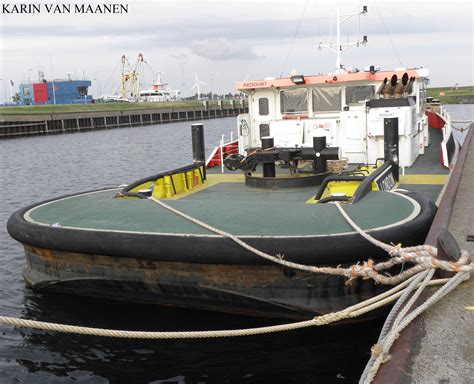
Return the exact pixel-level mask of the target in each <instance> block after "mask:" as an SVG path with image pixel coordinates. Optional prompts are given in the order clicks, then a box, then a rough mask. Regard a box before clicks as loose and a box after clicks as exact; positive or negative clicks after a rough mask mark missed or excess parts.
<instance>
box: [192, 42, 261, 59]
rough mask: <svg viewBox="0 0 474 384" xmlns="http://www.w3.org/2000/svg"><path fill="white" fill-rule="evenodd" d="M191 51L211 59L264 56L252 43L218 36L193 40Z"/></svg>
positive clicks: (258, 57)
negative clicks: (251, 45) (254, 49)
mask: <svg viewBox="0 0 474 384" xmlns="http://www.w3.org/2000/svg"><path fill="white" fill-rule="evenodd" d="M191 51H192V52H193V53H194V54H195V55H198V56H201V57H204V58H206V59H209V60H231V59H241V60H243V59H260V58H263V56H261V55H259V54H257V53H255V52H254V51H253V48H252V47H250V45H248V44H245V43H242V42H237V41H234V40H228V39H225V38H223V37H216V38H211V39H205V40H198V41H193V42H192V44H191Z"/></svg>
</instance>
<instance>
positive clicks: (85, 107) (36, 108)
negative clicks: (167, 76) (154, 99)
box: [0, 100, 230, 115]
mask: <svg viewBox="0 0 474 384" xmlns="http://www.w3.org/2000/svg"><path fill="white" fill-rule="evenodd" d="M202 105H203V102H202V101H198V100H190V101H168V102H162V103H95V104H71V105H28V106H18V107H0V115H41V114H51V113H74V112H103V111H104V112H107V111H122V110H124V111H129V110H143V109H164V108H179V107H201V106H202ZM224 105H230V100H224ZM209 107H217V100H209Z"/></svg>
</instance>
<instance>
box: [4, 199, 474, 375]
mask: <svg viewBox="0 0 474 384" xmlns="http://www.w3.org/2000/svg"><path fill="white" fill-rule="evenodd" d="M149 199H150V200H152V201H153V202H155V203H157V204H159V205H160V206H162V207H163V208H165V209H168V210H170V211H172V212H174V213H176V214H177V215H179V216H181V217H183V218H186V219H188V220H190V221H192V222H194V223H196V224H198V225H200V226H202V227H204V228H206V229H209V230H210V231H212V232H215V233H217V234H220V235H222V236H226V237H229V238H230V239H232V240H233V241H235V242H236V243H237V244H239V245H241V246H242V247H244V248H245V249H248V250H250V251H252V252H254V253H255V254H257V255H259V256H261V257H263V258H265V259H267V260H270V261H273V262H275V263H278V264H280V265H284V266H287V267H290V268H295V269H302V270H306V271H311V272H316V273H328V274H332V275H336V274H337V275H344V276H346V277H349V278H355V277H358V276H362V277H364V278H369V277H370V278H373V279H374V280H375V281H376V282H382V281H384V279H383V278H382V276H381V275H379V274H378V273H377V272H376V270H382V269H384V268H385V266H387V265H388V266H393V265H395V264H397V263H399V262H393V263H392V261H393V260H395V259H398V260H404V257H405V256H403V255H404V253H405V252H408V253H414V254H415V256H416V257H415V256H410V257H411V259H410V258H409V259H407V260H408V261H415V262H419V261H418V258H419V257H421V258H422V262H421V263H420V264H419V265H418V266H422V267H424V269H425V270H426V269H428V272H425V273H424V274H422V275H414V276H413V274H412V275H407V274H405V275H404V273H405V272H403V273H401V274H400V275H399V276H401V275H404V277H403V280H401V281H399V282H398V285H396V286H395V287H393V288H392V289H390V290H388V291H386V292H384V293H382V294H380V295H377V296H374V297H372V298H370V299H368V300H365V301H362V302H360V303H358V304H356V305H353V306H350V307H348V308H346V309H343V310H341V311H338V312H332V313H328V314H325V315H321V316H316V317H314V318H312V319H310V320H305V321H300V322H294V323H288V324H280V325H273V326H268V327H258V328H248V329H231V330H210V331H179V332H148V331H129V330H117V329H103V328H91V327H81V326H73V325H66V324H58V323H48V322H42V321H36V320H28V319H19V318H14V317H8V316H0V323H2V324H8V325H14V326H19V327H27V328H33V329H40V330H46V331H54V332H62V333H75V334H81V335H91V336H103V337H115V338H129V339H196V338H198V339H201V338H218V337H237V336H251V335H260V334H265V333H272V332H282V331H290V330H296V329H302V328H307V327H313V326H321V325H327V324H331V323H333V322H337V321H341V320H345V319H350V318H355V317H358V316H361V315H363V314H365V313H368V312H370V311H373V310H375V309H377V308H379V307H382V306H384V305H386V304H388V303H390V302H392V301H394V300H396V299H397V298H399V297H400V296H402V298H403V301H405V300H406V298H407V297H408V293H411V292H412V291H413V290H414V289H415V288H416V287H418V291H417V293H416V294H415V295H417V296H418V295H419V294H420V293H421V290H422V289H424V288H425V287H426V286H429V285H438V284H444V283H445V285H444V286H443V287H442V288H441V289H439V290H438V291H437V292H436V293H435V294H434V295H433V296H432V297H431V298H430V299H428V300H427V301H426V302H425V303H424V304H423V305H422V306H420V307H418V308H417V309H416V310H414V311H412V312H410V313H409V314H408V315H407V316H404V315H405V314H406V312H407V310H408V309H407V310H405V309H402V310H401V311H400V313H399V314H397V313H392V316H391V317H390V322H391V323H393V327H392V330H390V331H387V335H386V336H385V337H384V338H383V340H382V341H379V343H378V344H377V345H376V346H375V347H374V348H373V364H372V365H371V366H370V367H369V368H367V372H368V373H367V374H366V377H367V378H368V379H370V380H372V379H371V378H373V377H374V375H375V373H374V372H376V370H377V369H378V366H380V364H381V363H382V362H383V361H384V359H386V358H387V355H388V351H389V349H390V346H391V345H392V343H393V342H394V341H395V340H396V338H397V337H398V334H399V332H400V331H401V330H402V329H403V328H405V327H406V326H407V325H408V323H409V322H410V321H411V320H412V319H413V318H414V317H416V316H417V315H418V314H419V313H421V312H422V311H424V310H425V309H427V308H428V307H429V306H431V305H433V304H434V303H435V302H436V301H438V300H439V299H441V298H442V297H444V296H445V295H446V294H448V293H449V292H450V291H451V290H453V289H454V288H455V287H456V286H457V285H459V284H460V283H461V282H462V281H464V280H467V279H469V277H470V273H469V272H470V271H471V270H472V267H473V264H472V263H471V264H467V263H468V262H469V255H468V254H467V252H465V253H463V256H465V261H463V262H462V263H461V261H460V260H461V259H460V260H459V261H458V262H456V263H453V262H449V263H448V264H437V263H435V262H433V261H427V260H425V259H427V258H428V257H427V256H419V255H417V254H421V248H422V246H420V247H409V248H404V249H403V248H399V247H395V246H391V245H388V244H385V243H383V242H380V241H379V240H377V239H374V238H373V237H371V236H370V235H368V234H367V233H365V232H364V231H363V230H362V229H361V228H360V227H358V226H357V225H356V224H355V223H354V222H353V221H352V220H351V219H350V217H349V216H348V215H347V214H346V213H345V211H344V210H343V209H342V207H341V206H340V205H339V203H336V206H337V207H338V209H339V210H340V211H341V213H343V216H344V217H345V218H346V220H348V222H349V223H350V224H351V225H352V226H353V228H354V229H355V230H356V231H358V232H359V233H360V234H361V235H362V236H363V237H364V238H366V239H367V240H369V241H371V242H372V243H373V244H375V245H377V246H380V247H382V248H383V249H385V250H386V251H387V252H389V253H390V254H391V255H397V256H394V257H393V258H392V259H391V260H390V261H389V262H385V263H380V264H376V265H374V264H373V262H371V261H370V260H369V261H368V262H367V263H365V264H364V266H360V265H357V266H352V267H350V268H329V267H321V268H319V267H313V266H307V265H302V264H297V263H292V262H288V261H285V260H283V257H282V256H272V255H269V254H267V253H265V252H262V251H259V250H257V249H255V248H253V247H251V246H250V245H248V244H246V243H245V242H243V241H241V240H240V239H238V238H237V237H236V236H234V235H232V234H230V233H227V232H225V231H222V230H219V229H217V228H214V227H212V226H210V225H208V224H206V223H203V222H201V221H199V220H197V219H195V218H192V217H191V216H189V215H187V214H185V213H184V212H181V211H179V210H177V209H175V208H172V207H170V206H169V205H167V204H165V203H163V202H162V201H159V200H157V199H155V198H153V197H150V198H149ZM419 248H420V250H418V249H419ZM407 250H409V251H407ZM435 250H436V248H434V247H430V248H428V251H426V250H423V252H428V253H430V252H433V251H435ZM423 258H424V259H423ZM429 258H432V257H429ZM461 258H462V257H461ZM381 265H382V266H381ZM362 267H363V268H362ZM431 268H443V269H447V270H450V271H453V272H456V275H455V276H454V277H452V278H451V279H440V280H431V281H430V279H431V277H432V270H431ZM412 269H413V268H412ZM414 273H416V272H414ZM387 279H388V281H390V283H392V284H393V282H392V280H390V278H387ZM421 279H424V280H423V282H421V283H420V281H421ZM390 283H389V284H390ZM407 291H409V292H408V293H406V292H407ZM413 302H414V299H413V298H412V299H410V301H409V302H408V304H407V306H408V307H411V305H412V304H413ZM400 307H401V305H396V308H397V312H398V310H399V308H400ZM368 382H370V381H368Z"/></svg>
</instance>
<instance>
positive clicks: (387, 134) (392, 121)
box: [383, 117, 399, 181]
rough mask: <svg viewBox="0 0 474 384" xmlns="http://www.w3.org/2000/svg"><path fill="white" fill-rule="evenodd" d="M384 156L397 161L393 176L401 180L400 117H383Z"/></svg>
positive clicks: (388, 159) (386, 158)
mask: <svg viewBox="0 0 474 384" xmlns="http://www.w3.org/2000/svg"><path fill="white" fill-rule="evenodd" d="M383 135H384V158H385V161H393V162H394V163H395V166H394V170H393V177H394V178H395V180H396V181H398V180H399V167H398V164H399V154H398V117H395V118H385V119H383Z"/></svg>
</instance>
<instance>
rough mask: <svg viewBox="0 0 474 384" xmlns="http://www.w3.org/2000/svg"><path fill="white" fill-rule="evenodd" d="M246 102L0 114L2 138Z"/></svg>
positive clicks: (177, 117) (208, 113)
mask: <svg viewBox="0 0 474 384" xmlns="http://www.w3.org/2000/svg"><path fill="white" fill-rule="evenodd" d="M247 112H248V107H247V105H246V103H245V104H244V103H241V102H233V103H231V104H230V105H224V104H223V103H222V104H220V105H217V106H212V107H210V106H209V105H208V104H207V103H204V104H203V106H202V107H194V106H193V107H170V108H155V109H127V110H111V111H90V112H68V113H48V114H18V115H14V114H11V115H10V114H3V115H0V139H4V138H14V137H22V136H27V135H44V134H58V133H67V132H78V131H87V130H95V129H111V128H122V127H134V126H142V125H153V124H165V123H172V122H179V121H192V120H204V119H215V118H223V117H229V116H237V115H239V114H241V113H247Z"/></svg>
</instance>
